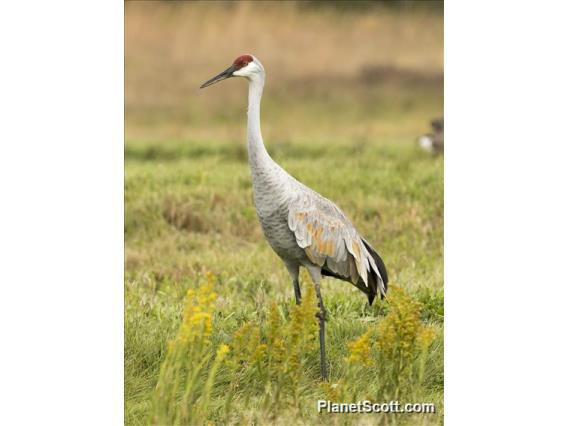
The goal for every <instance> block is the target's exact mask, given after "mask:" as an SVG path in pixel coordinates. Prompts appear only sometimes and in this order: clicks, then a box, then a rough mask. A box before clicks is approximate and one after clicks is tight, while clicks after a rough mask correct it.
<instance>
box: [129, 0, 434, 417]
mask: <svg viewBox="0 0 568 426" xmlns="http://www.w3.org/2000/svg"><path fill="white" fill-rule="evenodd" d="M253 4H254V3H249V4H248V5H247V4H243V6H242V7H241V6H239V7H235V10H233V9H231V10H227V8H215V7H213V6H209V5H207V4H204V3H196V4H195V5H189V4H176V6H175V7H173V6H168V7H165V6H159V5H157V4H155V3H153V2H130V3H129V4H127V6H126V93H125V98H126V110H125V113H126V146H125V254H126V256H125V257H126V264H125V422H126V424H128V425H137V424H148V423H156V424H169V423H175V422H179V423H181V424H204V423H208V422H210V423H211V424H215V423H218V424H226V423H228V424H275V423H276V424H298V423H303V424H329V423H331V424H384V425H395V424H400V425H405V424H408V425H417V424H418V425H420V424H442V423H443V409H444V407H443V321H444V310H443V301H444V296H443V210H444V202H443V158H435V159H434V158H431V157H430V156H429V155H427V154H426V153H424V152H422V151H420V150H419V149H418V147H417V146H416V144H415V142H414V141H415V138H416V137H417V136H418V135H419V134H421V133H423V132H425V131H427V130H428V125H429V121H430V120H431V119H432V118H434V117H436V116H440V115H441V114H442V110H443V103H442V102H443V100H442V99H443V98H442V96H443V95H442V90H443V86H442V70H441V64H442V44H441V43H442V37H441V36H442V35H443V27H442V17H441V15H440V14H432V13H425V14H420V13H418V12H416V13H413V14H411V15H408V16H407V15H405V14H404V13H401V12H392V11H385V12H382V11H380V10H379V12H373V14H371V13H369V14H349V15H346V16H343V15H341V16H340V15H335V12H333V11H330V10H327V9H326V10H325V11H324V10H322V11H318V10H313V9H312V8H304V9H303V10H302V11H298V10H300V9H301V8H297V7H295V6H294V7H292V6H291V5H289V4H288V3H285V4H284V5H283V6H281V7H280V6H279V7H278V8H276V7H275V6H274V7H272V6H271V7H268V6H266V7H264V8H255V7H252V6H251V5H253ZM245 24H246V26H247V28H248V29H249V30H250V33H252V34H261V33H270V34H271V38H269V39H261V38H256V37H253V38H252V39H251V38H250V37H247V36H246V34H244V33H243V32H242V31H241V29H242V28H244V27H245ZM219 27H222V28H223V29H224V31H223V32H220V31H218V28H219ZM227 40H231V41H232V42H233V45H232V47H231V46H230V45H229V44H230V43H227ZM361 41H364V42H363V43H362V42H361ZM236 46H239V47H238V48H237V47H236ZM283 46H285V48H283ZM314 46H315V47H317V48H313V49H312V47H314ZM234 49H237V50H236V51H233V50H234ZM188 52H191V54H189V53H188ZM213 52H214V53H213ZM245 52H252V53H254V54H256V55H257V56H258V57H259V58H260V59H261V60H262V61H263V64H264V65H265V67H266V68H267V72H268V83H267V87H266V90H265V96H264V99H263V104H262V117H261V120H262V129H263V136H264V138H265V142H266V146H267V149H268V150H269V152H270V154H271V155H272V156H273V158H274V159H275V160H276V161H277V162H278V163H280V164H281V165H282V166H283V167H284V168H285V169H286V170H288V171H289V172H290V173H291V174H292V175H294V176H295V177H296V178H298V179H299V180H301V181H302V182H304V183H305V184H307V185H308V186H310V187H312V188H313V189H315V190H316V191H318V192H320V193H321V194H322V195H324V196H326V197H328V198H330V199H331V200H333V201H334V202H336V203H337V204H338V205H339V206H340V207H341V208H342V209H343V210H344V211H345V213H346V214H347V215H348V216H349V217H350V218H351V219H352V221H353V222H354V223H355V225H356V226H357V228H358V230H359V232H360V233H361V234H362V235H364V236H365V238H367V239H368V240H369V241H370V242H371V243H372V244H373V246H374V247H375V248H377V249H378V251H379V252H380V253H381V255H382V256H383V258H384V260H385V263H386V265H387V268H388V271H389V276H390V279H391V284H392V287H391V291H390V292H389V297H388V298H387V299H386V300H384V301H380V300H376V302H375V304H374V305H373V306H372V307H370V306H368V303H367V300H366V297H365V296H364V295H363V294H362V293H361V292H359V291H358V290H357V289H355V288H354V287H353V286H351V285H350V284H348V283H345V282H342V281H338V280H334V279H331V278H326V279H324V280H323V283H322V293H323V297H324V300H325V303H326V308H327V311H328V315H327V316H328V322H327V324H326V335H327V342H326V343H327V352H328V361H329V374H330V381H329V383H322V382H321V380H320V379H319V352H318V345H317V331H316V329H314V328H313V327H314V326H315V325H316V324H315V318H314V317H313V316H312V315H311V312H312V311H313V309H314V308H315V302H313V303H312V300H313V299H312V296H311V293H310V289H311V288H312V283H311V282H310V280H309V277H308V275H307V273H305V271H303V272H302V275H301V277H300V279H301V286H302V290H303V294H304V296H305V297H304V302H305V303H303V304H302V306H300V307H296V305H295V303H294V293H293V287H292V283H291V281H290V278H289V276H288V273H287V271H286V268H285V267H284V265H283V264H282V263H281V261H280V259H279V258H278V257H277V256H276V255H275V254H274V253H273V252H272V250H271V248H270V247H269V246H268V244H267V243H266V242H265V241H264V238H263V236H262V232H261V229H260V226H259V224H258V220H257V217H256V212H255V209H254V206H253V203H252V189H251V181H250V172H249V169H248V163H247V153H246V142H245V140H246V138H245V128H246V124H245V120H246V114H245V111H246V87H245V86H246V83H245V82H244V81H239V80H237V79H233V80H229V81H227V82H224V83H222V84H219V85H218V86H213V87H212V88H210V89H208V90H207V91H205V90H203V91H199V90H197V87H198V86H199V84H200V83H201V82H202V80H203V79H206V78H208V77H210V75H213V74H215V73H216V72H219V71H221V70H222V68H223V66H226V65H228V63H230V61H231V60H232V59H234V56H237V55H238V54H242V53H245ZM188 291H189V295H188ZM213 293H215V294H213ZM227 350H228V352H227ZM318 399H330V400H331V401H334V402H352V401H357V400H359V399H369V400H371V401H374V402H389V401H390V400H394V399H398V400H399V401H400V402H401V403H406V402H433V403H435V404H436V410H437V412H436V414H433V415H409V414H398V415H394V414H389V415H384V414H361V415H352V414H349V415H347V414H318V413H317V411H316V402H317V400H318Z"/></svg>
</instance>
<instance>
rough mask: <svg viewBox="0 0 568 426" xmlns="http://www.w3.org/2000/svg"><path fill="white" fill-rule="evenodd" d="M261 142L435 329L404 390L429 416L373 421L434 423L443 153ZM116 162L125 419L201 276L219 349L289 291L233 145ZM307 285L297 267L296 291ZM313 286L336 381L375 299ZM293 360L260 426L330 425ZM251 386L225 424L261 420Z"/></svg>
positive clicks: (378, 145)
mask: <svg viewBox="0 0 568 426" xmlns="http://www.w3.org/2000/svg"><path fill="white" fill-rule="evenodd" d="M235 120H236V118H235ZM240 120H241V121H242V120H244V117H240ZM243 126H244V124H243ZM267 147H268V149H269V151H270V152H271V153H272V155H273V157H274V158H275V160H276V161H278V162H280V163H281V164H282V165H283V166H284V167H285V168H286V169H287V170H288V171H289V172H290V173H291V174H293V175H294V176H296V177H297V178H299V179H300V180H302V181H303V182H304V183H306V184H307V185H309V186H311V187H312V188H314V189H315V190H317V191H319V192H320V193H322V194H323V195H324V196H326V197H328V198H330V199H332V200H334V201H335V202H336V203H337V204H338V205H339V206H340V207H341V208H342V209H343V210H344V211H345V212H346V213H347V214H348V216H350V217H351V219H352V220H353V222H354V223H355V224H356V226H357V227H358V230H359V232H360V233H361V234H362V235H364V236H365V237H366V238H367V239H368V240H369V241H370V242H371V243H372V244H373V245H374V246H375V247H376V248H377V249H378V250H379V251H380V253H381V254H382V256H383V258H384V260H385V263H386V265H387V267H388V270H389V275H390V278H391V283H392V284H393V285H396V286H398V287H401V288H403V289H405V290H406V291H407V292H408V293H409V294H410V295H411V297H412V298H413V299H414V300H417V301H420V302H421V303H422V304H423V310H422V314H421V320H422V321H423V322H424V324H428V325H431V326H432V327H433V328H434V330H435V332H436V339H435V342H434V344H433V345H432V346H431V347H430V349H429V353H428V354H427V362H426V371H425V374H424V377H423V380H421V381H420V383H416V384H415V385H414V386H413V388H412V394H413V395H416V396H419V398H418V399H416V401H418V402H421V401H425V402H434V403H435V404H436V407H437V411H438V413H437V414H436V415H434V416H410V415H398V416H394V415H390V416H389V415H381V416H380V417H378V418H380V419H381V420H380V422H381V423H382V424H407V423H408V424H416V423H417V422H418V423H420V422H423V423H424V424H439V423H442V413H443V344H442V341H443V159H432V158H430V157H429V156H428V155H426V154H424V153H423V152H421V151H419V150H418V149H417V148H416V147H415V146H414V144H412V141H407V142H403V143H401V142H400V141H399V140H397V139H396V138H393V139H392V140H380V141H377V140H372V139H358V140H355V141H353V142H349V141H343V142H342V143H337V144H335V143H326V142H325V141H323V142H316V143H311V144H309V145H308V144H306V143H305V142H297V143H294V142H291V141H290V142H286V143H276V144H274V143H270V141H267ZM125 162H126V164H125V205H126V213H125V250H126V283H125V422H126V424H129V425H134V424H147V423H148V422H149V421H150V419H151V415H152V410H153V408H152V407H153V406H152V400H153V392H154V388H155V386H156V383H157V380H158V375H159V371H160V365H161V363H162V362H163V361H164V358H165V354H166V348H167V344H168V341H170V340H172V339H173V338H174V337H175V335H176V332H177V330H178V328H179V326H180V323H181V313H182V310H183V300H184V295H185V293H186V291H187V289H189V288H195V287H197V286H198V284H199V282H200V281H202V280H203V278H202V277H203V276H204V274H205V273H206V272H208V271H211V272H212V273H213V274H214V275H215V276H217V277H218V279H217V280H216V282H215V288H214V290H215V292H216V293H218V295H219V297H218V299H217V301H216V304H215V316H214V329H213V335H212V341H213V342H215V344H216V345H217V344H220V343H228V344H230V342H231V340H232V336H233V334H234V333H235V331H236V330H237V329H238V328H239V327H240V326H242V325H243V324H245V323H256V324H258V325H260V326H263V325H264V324H265V322H266V316H267V312H268V309H269V306H270V303H271V302H273V301H274V302H276V304H277V306H278V309H279V310H280V311H281V312H282V315H283V318H285V319H286V318H289V315H290V311H291V309H292V308H293V287H292V284H291V282H290V279H289V277H288V274H287V272H286V269H285V268H284V266H283V264H282V263H281V261H280V260H279V258H278V257H277V256H276V255H275V254H274V253H273V252H272V251H271V249H270V247H269V246H268V244H267V243H266V242H265V241H264V239H263V236H262V233H261V230H260V226H259V225H258V223H257V218H256V213H255V210H254V207H253V204H252V193H251V183H250V176H249V170H248V164H247V162H246V150H245V149H244V142H243V141H216V142H207V141H195V140H182V141H176V140H174V141H164V142H161V143H145V142H143V141H127V146H126V153H125ZM308 286H311V282H310V281H309V279H308V278H307V274H305V273H303V274H302V288H303V289H304V291H306V289H307V287H308ZM322 291H323V295H324V299H325V302H326V307H327V309H328V312H329V321H328V323H327V339H328V340H327V348H328V357H329V364H330V367H329V371H330V383H337V382H338V381H339V380H346V377H345V375H346V372H345V366H344V363H345V358H346V357H347V356H348V354H349V353H348V343H349V342H351V341H352V340H354V339H356V338H357V337H358V336H360V335H361V334H362V333H363V332H364V331H365V329H366V327H368V326H369V325H370V324H378V323H380V321H381V319H383V318H384V315H385V312H386V310H387V309H388V306H387V304H386V303H385V302H377V303H376V304H375V305H374V306H373V307H369V306H367V303H366V297H364V295H362V294H361V293H360V292H358V290H356V289H355V288H353V287H352V286H350V285H348V284H347V283H344V282H341V281H337V280H333V279H325V280H324V282H323V289H322ZM213 353H214V351H213ZM304 361H305V364H303V368H305V370H304V371H302V382H301V383H302V388H301V389H299V397H298V400H297V401H296V403H297V406H294V405H293V404H288V405H286V404H284V405H283V406H281V407H280V409H279V411H278V412H279V413H280V417H276V418H271V421H275V422H280V423H282V424H286V423H287V420H288V421H292V420H290V417H293V419H294V420H293V421H294V422H305V423H319V422H322V423H326V422H329V421H330V418H329V417H327V416H318V414H317V412H316V410H315V403H316V401H317V399H319V398H320V397H322V394H321V386H320V384H319V380H318V368H319V365H318V356H317V350H315V351H312V353H307V354H306V359H305V360H304ZM224 374H227V373H226V372H224V370H223V368H221V370H220V372H219V379H218V381H216V382H215V383H216V384H215V387H214V389H213V392H212V395H211V406H212V407H213V411H214V409H216V408H218V407H219V406H220V405H222V402H223V400H224V397H225V392H226V386H227V377H226V376H223V375H224ZM223 377H225V379H223ZM365 380H368V381H369V382H368V383H365ZM379 380H380V379H379ZM385 380H387V379H386V378H385ZM376 382H377V378H376V377H375V376H373V375H371V374H363V375H359V376H357V383H356V385H357V389H361V388H363V389H364V388H365V387H366V388H368V389H377V383H376ZM347 388H348V389H349V383H347ZM251 392H252V391H251ZM262 394H263V392H261V391H259V392H258V394H257V395H254V394H253V395H249V396H248V397H247V398H245V397H244V394H243V396H242V397H241V398H239V397H237V398H236V399H235V400H234V401H233V406H232V410H233V412H234V417H233V418H232V421H233V422H236V423H239V424H240V423H247V422H249V423H253V422H256V423H263V422H267V421H268V420H267V418H265V417H264V415H265V414H266V412H265V411H263V410H265V409H266V408H263V405H262V403H261V401H262V398H261V397H262ZM370 395H371V396H372V395H374V394H373V393H372V392H371V393H370ZM406 396H407V397H408V398H410V396H409V395H406ZM393 399H394V398H393ZM389 400H390V399H389ZM400 400H401V401H402V402H415V400H408V399H403V398H400ZM345 401H346V402H349V401H351V399H349V398H347V399H345ZM366 416H367V417H365V416H364V415H361V416H352V415H340V414H339V415H335V416H332V419H331V421H335V422H336V423H343V422H349V421H351V422H374V421H371V420H370V419H373V418H374V417H369V416H373V415H366ZM375 416H376V415H375ZM204 420H205V419H204Z"/></svg>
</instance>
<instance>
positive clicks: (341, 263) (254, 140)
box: [201, 55, 388, 380]
mask: <svg viewBox="0 0 568 426" xmlns="http://www.w3.org/2000/svg"><path fill="white" fill-rule="evenodd" d="M230 77H244V78H246V79H247V80H248V81H249V94H248V113H247V115H248V124H247V139H248V159H249V165H250V169H251V173H252V186H253V195H254V204H255V207H256V211H257V214H258V218H259V220H260V224H261V227H262V230H263V232H264V236H265V238H266V239H267V241H268V243H269V244H270V246H271V247H272V249H273V250H274V251H275V252H276V254H277V255H278V256H279V257H280V258H281V259H282V260H283V262H284V264H285V265H286V268H287V269H288V272H289V273H290V276H291V277H292V283H293V286H294V294H295V297H296V303H297V304H299V303H300V300H301V292H300V282H299V272H300V266H303V267H305V268H306V269H307V270H308V273H309V275H310V277H311V279H312V281H313V283H314V286H315V291H316V296H317V298H318V306H319V312H318V314H317V317H318V319H319V338H320V368H321V376H322V378H323V379H324V380H326V379H327V366H326V359H325V320H326V318H325V308H324V304H323V299H322V296H321V290H320V282H321V278H322V275H326V276H331V277H335V278H339V279H341V280H344V281H348V282H350V283H352V284H353V285H354V286H355V287H357V288H358V289H359V290H361V291H362V292H363V293H365V294H366V295H367V298H368V300H369V305H371V304H372V303H373V300H374V299H375V296H376V295H377V294H378V293H380V295H381V298H383V297H384V296H385V295H386V292H387V284H388V277H387V270H386V267H385V264H384V263H383V260H382V259H381V257H380V256H379V254H378V253H377V251H376V250H375V249H373V247H371V245H370V244H369V243H368V242H367V241H366V240H365V239H364V238H362V237H361V236H360V235H359V233H358V232H357V230H356V229H355V226H353V224H352V223H351V221H350V220H349V219H348V218H347V216H346V215H345V214H344V213H343V212H342V211H341V210H340V209H339V207H337V206H336V205H335V204H334V203H332V202H331V201H329V200H328V199H326V198H324V197H322V196H321V195H320V194H318V193H317V192H315V191H313V190H311V189H310V188H308V187H307V186H305V185H303V184H302V183H300V182H299V181H297V180H296V179H294V178H293V177H292V176H290V175H289V174H288V173H286V171H285V170H284V169H282V167H280V166H279V165H278V164H276V162H275V161H274V160H273V159H272V158H271V157H270V155H268V152H267V151H266V148H265V147H264V143H263V141H262V135H261V132H260V99H261V97H262V89H263V87H264V80H265V73H264V67H263V66H262V64H261V63H260V61H259V60H258V59H257V58H255V57H254V56H252V55H243V56H239V57H238V58H237V59H236V60H235V61H234V62H233V64H232V65H231V66H230V67H229V68H227V69H226V70H225V71H223V72H222V73H220V74H218V75H216V76H215V77H213V78H211V79H210V80H208V81H206V82H205V83H203V85H202V86H201V88H204V87H207V86H210V85H212V84H214V83H218V82H220V81H222V80H225V79H227V78H230Z"/></svg>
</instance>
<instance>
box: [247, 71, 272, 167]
mask: <svg viewBox="0 0 568 426" xmlns="http://www.w3.org/2000/svg"><path fill="white" fill-rule="evenodd" d="M263 87H264V76H258V77H257V78H254V79H252V80H251V81H250V83H249V95H248V113H247V115H248V123H247V139H248V156H249V164H250V167H251V169H252V172H253V174H254V172H255V171H256V170H259V169H263V168H265V167H266V166H269V165H270V164H271V163H272V159H271V158H270V156H269V155H268V152H267V151H266V148H265V147H264V143H263V141H262V134H261V133H260V98H261V97H262V89H263Z"/></svg>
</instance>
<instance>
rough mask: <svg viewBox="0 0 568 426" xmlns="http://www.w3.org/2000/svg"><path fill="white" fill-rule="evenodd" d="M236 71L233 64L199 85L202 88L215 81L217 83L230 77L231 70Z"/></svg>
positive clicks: (231, 74)
mask: <svg viewBox="0 0 568 426" xmlns="http://www.w3.org/2000/svg"><path fill="white" fill-rule="evenodd" d="M235 71H236V68H235V66H234V65H231V66H230V67H229V68H227V69H226V70H225V71H223V72H222V73H221V74H218V75H216V76H215V77H213V78H212V79H210V80H207V81H206V82H205V83H203V84H202V85H201V87H200V89H203V88H204V87H207V86H211V85H212V84H215V83H219V82H220V81H223V80H225V79H227V78H230V77H232V76H233V72H235Z"/></svg>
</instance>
